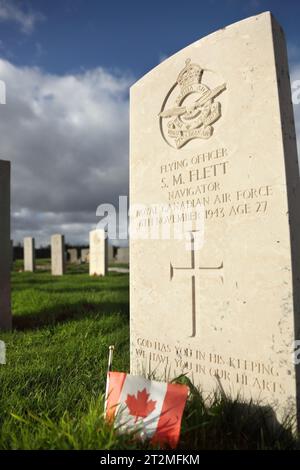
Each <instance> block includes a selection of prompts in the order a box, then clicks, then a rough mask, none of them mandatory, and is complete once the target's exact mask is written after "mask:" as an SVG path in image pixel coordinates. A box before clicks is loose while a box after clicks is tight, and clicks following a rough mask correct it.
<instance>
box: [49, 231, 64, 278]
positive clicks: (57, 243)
mask: <svg viewBox="0 0 300 470" xmlns="http://www.w3.org/2000/svg"><path fill="white" fill-rule="evenodd" d="M51 269H52V274H53V275H54V276H62V275H63V274H64V273H65V237H64V235H60V234H56V235H52V237H51Z"/></svg>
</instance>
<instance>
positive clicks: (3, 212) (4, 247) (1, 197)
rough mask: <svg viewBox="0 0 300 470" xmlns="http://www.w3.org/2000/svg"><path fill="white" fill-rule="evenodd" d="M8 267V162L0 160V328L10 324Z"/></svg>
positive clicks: (9, 257) (9, 262)
mask: <svg viewBox="0 0 300 470" xmlns="http://www.w3.org/2000/svg"><path fill="white" fill-rule="evenodd" d="M10 269H11V242H10V162H6V161H3V160H0V330H8V329H10V328H11V325H12V315H11V303H10Z"/></svg>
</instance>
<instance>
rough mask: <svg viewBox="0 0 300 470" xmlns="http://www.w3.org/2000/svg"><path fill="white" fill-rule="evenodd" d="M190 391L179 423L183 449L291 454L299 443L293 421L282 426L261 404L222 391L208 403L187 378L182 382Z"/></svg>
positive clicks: (285, 421)
mask: <svg viewBox="0 0 300 470" xmlns="http://www.w3.org/2000/svg"><path fill="white" fill-rule="evenodd" d="M182 382H183V383H186V384H187V385H188V386H189V388H190V391H191V394H190V398H189V400H188V403H187V406H186V409H185V413H184V417H183V423H182V433H181V444H180V448H182V449H191V448H193V449H210V450H221V449H222V450H237V449H240V450H263V449H265V450H267V449H273V450H275V449H276V450H282V449H286V450H291V449H298V448H299V442H298V440H297V436H296V435H295V433H294V432H293V429H295V418H294V417H292V416H287V417H286V418H285V419H284V420H283V422H282V423H280V422H279V421H278V419H277V417H276V413H275V411H274V409H273V408H272V407H271V406H269V405H264V404H263V403H262V402H261V403H260V402H259V401H258V402H256V403H255V402H254V401H252V400H250V401H246V400H243V399H242V398H241V397H238V398H235V399H234V398H230V397H229V396H227V395H226V394H225V393H224V391H223V392H222V390H221V391H220V392H219V391H216V392H215V393H214V394H212V396H211V397H210V398H209V399H204V398H203V395H202V394H201V392H200V391H199V390H198V389H197V388H196V387H195V386H194V385H193V384H192V383H191V381H190V380H189V379H187V378H186V377H185V378H183V380H182Z"/></svg>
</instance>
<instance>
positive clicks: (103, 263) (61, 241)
mask: <svg viewBox="0 0 300 470" xmlns="http://www.w3.org/2000/svg"><path fill="white" fill-rule="evenodd" d="M68 254H69V256H70V262H71V263H76V262H77V261H78V258H77V250H76V249H75V248H71V249H69V250H68ZM81 259H82V260H84V262H87V261H89V263H90V275H98V276H105V275H106V274H107V272H108V243H107V238H106V236H105V232H104V230H93V231H92V232H90V249H83V250H82V251H81ZM35 268H36V262H35V239H34V238H33V237H26V238H24V271H26V272H33V271H35ZM65 270H66V250H65V236H64V235H61V234H55V235H52V237H51V272H52V275H53V276H62V275H63V274H64V273H65Z"/></svg>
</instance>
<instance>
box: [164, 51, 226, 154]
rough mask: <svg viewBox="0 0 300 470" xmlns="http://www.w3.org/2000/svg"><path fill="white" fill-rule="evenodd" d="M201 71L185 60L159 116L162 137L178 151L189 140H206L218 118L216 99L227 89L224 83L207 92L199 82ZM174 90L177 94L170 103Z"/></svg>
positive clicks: (219, 114) (219, 113) (206, 88)
mask: <svg viewBox="0 0 300 470" xmlns="http://www.w3.org/2000/svg"><path fill="white" fill-rule="evenodd" d="M203 72H204V70H203V69H202V68H201V67H200V66H199V65H197V64H194V63H191V59H187V60H186V65H185V67H184V69H183V70H182V71H181V72H180V74H179V75H178V78H177V81H176V83H175V84H174V85H173V86H172V88H171V90H170V91H169V93H168V95H167V97H166V99H165V100H164V103H163V106H162V109H161V112H160V113H159V119H160V129H161V132H162V135H163V137H164V139H165V140H166V142H167V143H168V144H169V145H171V146H172V147H175V148H177V149H179V148H181V147H183V146H184V145H185V144H186V143H187V142H189V141H190V140H192V139H197V138H198V139H209V138H210V137H211V136H212V134H213V131H214V128H213V126H212V124H214V123H215V122H216V121H218V119H220V117H221V103H220V102H218V101H215V98H216V97H217V96H218V95H220V94H221V93H222V92H223V91H224V90H226V84H225V83H224V84H223V85H220V86H217V87H215V88H212V89H210V88H209V87H208V86H207V85H204V83H201V80H202V75H203ZM176 91H177V92H178V95H177V97H176V98H175V100H174V99H173V100H172V97H174V94H175V93H176ZM170 102H171V106H170V104H169V103H170ZM165 121H167V123H166V122H165Z"/></svg>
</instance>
